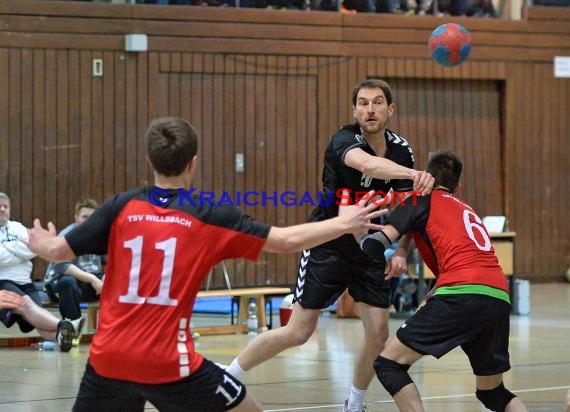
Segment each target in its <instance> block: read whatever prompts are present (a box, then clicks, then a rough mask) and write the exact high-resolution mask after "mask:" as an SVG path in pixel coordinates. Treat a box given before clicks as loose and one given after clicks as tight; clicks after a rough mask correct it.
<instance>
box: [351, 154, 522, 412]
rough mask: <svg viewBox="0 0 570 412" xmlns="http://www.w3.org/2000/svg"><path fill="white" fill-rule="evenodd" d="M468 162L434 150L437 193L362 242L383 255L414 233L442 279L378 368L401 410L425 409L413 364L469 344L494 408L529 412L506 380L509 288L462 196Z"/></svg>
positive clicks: (485, 399) (485, 398) (408, 204)
mask: <svg viewBox="0 0 570 412" xmlns="http://www.w3.org/2000/svg"><path fill="white" fill-rule="evenodd" d="M462 168H463V164H462V162H461V160H460V159H459V157H458V156H457V155H456V154H455V153H452V152H448V151H439V152H436V153H434V154H433V155H432V156H431V157H430V160H429V162H428V165H427V168H426V170H427V171H428V172H429V173H431V174H432V176H433V177H434V178H435V185H434V190H433V192H432V193H431V194H430V195H428V196H420V197H418V198H417V199H411V198H409V199H407V200H406V201H405V202H404V205H403V206H399V207H397V208H396V209H395V210H394V211H393V212H392V214H391V215H390V216H389V218H388V219H389V224H388V225H386V226H385V227H384V228H383V229H382V230H381V231H379V232H376V233H374V234H372V235H369V234H366V235H364V236H363V237H362V238H361V240H360V245H361V248H362V249H363V250H364V251H365V252H366V253H367V254H369V255H372V256H381V255H383V254H384V250H385V248H387V247H388V246H390V244H391V243H392V242H393V241H395V240H396V239H397V238H399V237H400V236H401V234H403V233H408V232H410V233H411V234H412V235H413V238H414V240H415V241H416V245H417V247H418V250H419V251H420V253H421V255H422V258H423V259H424V261H425V262H426V264H427V265H428V266H429V268H430V269H431V270H432V271H433V273H434V274H435V275H436V277H437V281H436V286H435V290H434V291H433V292H432V294H430V295H431V297H430V298H429V299H428V300H427V303H426V304H425V305H424V306H422V307H421V308H420V309H419V310H418V311H417V312H416V313H415V314H414V315H412V316H411V317H410V318H409V319H408V320H406V322H405V323H404V324H403V325H402V326H401V327H400V328H399V329H398V331H397V333H396V336H395V337H394V338H393V339H392V340H391V341H390V343H388V345H387V347H386V349H384V351H383V352H382V354H381V355H380V356H379V357H378V358H377V359H376V361H375V362H374V370H375V371H376V374H377V376H378V379H379V380H380V382H381V383H382V385H383V386H384V388H386V390H387V391H388V392H389V393H390V395H392V396H393V397H394V400H395V401H396V404H397V405H398V408H399V409H400V410H401V411H407V412H416V411H418V412H419V411H423V405H422V401H421V399H420V395H419V393H418V390H417V388H416V386H415V385H414V383H413V381H412V379H411V377H410V375H408V369H409V368H410V366H411V365H412V364H413V363H414V362H416V361H417V360H418V359H420V358H421V357H422V356H424V355H433V356H435V357H436V358H440V357H442V356H443V355H445V354H446V353H448V352H449V351H451V350H452V349H454V348H456V347H457V346H461V349H463V351H464V352H465V354H466V355H467V356H468V358H469V361H470V363H471V367H472V369H473V373H474V374H475V376H476V387H477V391H476V396H477V399H479V400H480V401H481V402H482V403H483V405H485V407H486V408H487V409H490V410H492V411H500V412H502V411H508V412H519V411H527V408H526V407H525V405H524V404H523V403H522V401H521V400H520V399H519V398H518V397H516V396H515V395H514V394H513V393H511V392H509V391H508V390H507V389H506V388H505V386H504V385H503V373H504V372H506V371H508V370H509V369H510V364H509V314H510V310H511V306H510V299H509V288H508V285H507V280H506V278H505V275H504V274H503V271H502V269H501V267H500V266H499V263H498V260H497V257H496V256H495V251H494V250H493V246H492V245H491V239H490V237H489V233H487V230H486V229H485V227H484V226H483V224H482V221H481V218H480V217H479V216H478V215H477V214H476V213H475V211H474V210H473V209H472V208H471V206H469V205H468V204H466V203H465V202H463V201H462V200H460V199H458V198H457V197H456V196H455V195H454V193H455V191H456V189H457V188H458V183H459V178H460V176H461V171H462ZM414 202H417V204H416V203H414ZM414 204H415V205H414Z"/></svg>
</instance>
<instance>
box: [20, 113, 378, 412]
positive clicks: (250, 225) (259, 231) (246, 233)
mask: <svg viewBox="0 0 570 412" xmlns="http://www.w3.org/2000/svg"><path fill="white" fill-rule="evenodd" d="M146 138H147V143H146V144H147V156H148V158H149V160H150V162H151V163H152V166H153V168H154V183H155V186H152V187H145V188H139V189H135V190H131V191H129V192H124V193H120V194H117V195H115V196H114V197H112V198H110V199H109V200H107V201H106V202H105V203H104V204H103V206H102V207H100V208H99V209H97V211H96V212H95V213H94V214H93V215H92V216H91V218H90V219H88V220H87V221H86V222H84V223H83V224H81V225H80V226H78V227H77V228H75V229H74V230H72V231H71V232H69V233H68V234H67V235H65V237H56V236H55V233H56V232H55V228H54V227H53V225H52V224H51V223H50V224H48V228H49V230H45V229H44V228H43V227H42V226H41V224H40V222H39V220H37V219H36V221H35V222H34V227H33V228H32V229H30V231H29V232H30V241H29V247H30V249H32V250H33V251H34V252H35V253H37V254H38V255H39V256H41V257H43V258H45V259H47V260H51V261H54V260H55V261H58V260H69V259H71V258H73V257H74V256H77V255H84V254H86V253H95V254H108V262H107V270H106V275H105V282H104V285H103V288H102V291H101V303H100V316H99V324H98V329H97V333H96V334H95V337H94V340H93V343H92V345H91V350H90V354H89V361H88V363H87V367H86V371H85V374H84V376H83V380H82V382H81V386H80V389H79V393H78V396H77V400H76V403H75V405H74V408H73V410H74V411H78V412H79V411H80V412H85V411H104V412H111V411H121V412H124V411H142V410H143V409H144V404H145V401H147V400H148V401H149V402H150V403H152V404H153V405H154V406H155V407H156V408H157V409H159V410H168V411H188V410H199V411H203V410H209V411H225V410H233V411H244V412H245V411H248V412H251V411H261V408H260V406H259V404H258V403H257V401H256V400H255V398H254V397H253V396H252V395H251V394H250V393H248V392H246V389H245V386H244V385H243V384H242V383H241V382H239V381H238V380H237V379H235V378H233V377H232V376H231V375H230V374H228V373H226V372H225V371H224V370H223V369H221V368H220V367H218V366H216V365H214V364H213V363H212V362H210V361H208V360H206V359H204V358H203V357H202V356H201V355H200V354H198V353H196V352H195V351H194V343H193V341H192V339H191V335H190V328H189V327H190V319H191V316H192V308H193V306H194V301H195V299H196V295H197V293H198V290H199V288H200V285H201V284H202V281H203V279H204V278H205V277H206V276H207V274H208V272H209V271H210V269H211V268H212V267H213V266H214V265H215V264H217V263H218V262H219V261H221V260H223V259H232V258H247V259H251V260H255V259H257V257H258V255H259V253H260V252H261V251H262V250H265V251H269V252H276V253H289V252H294V251H299V250H302V249H304V248H307V247H312V246H314V245H317V244H320V243H323V242H326V241H328V240H331V239H334V238H336V237H338V236H340V235H342V234H345V233H352V232H353V230H355V229H357V228H358V230H360V231H362V230H367V229H368V228H372V229H373V228H377V227H378V225H374V224H371V223H370V219H373V218H375V217H377V216H380V215H381V214H383V212H382V211H373V210H374V208H375V206H374V205H373V204H371V205H369V206H365V203H366V202H365V201H364V202H360V203H359V205H355V206H349V207H346V208H345V209H346V212H347V214H346V216H342V217H337V218H333V219H329V220H327V221H323V222H318V223H309V224H302V225H297V226H289V227H285V228H278V227H270V226H267V225H265V224H262V223H259V222H256V221H255V220H253V219H252V218H251V217H249V216H246V215H244V214H243V213H242V212H241V211H240V210H239V209H237V208H234V207H231V206H213V205H211V204H210V203H209V202H206V204H202V202H201V201H200V198H199V196H198V195H196V194H190V191H189V189H190V187H191V186H190V185H191V181H192V177H193V174H194V170H195V168H196V164H197V156H196V153H197V147H198V142H197V136H196V132H195V131H194V129H193V128H192V126H191V125H190V124H189V123H187V122H186V121H184V120H182V119H178V118H160V119H156V120H154V121H153V122H152V123H151V124H150V127H149V129H148V131H147V135H146Z"/></svg>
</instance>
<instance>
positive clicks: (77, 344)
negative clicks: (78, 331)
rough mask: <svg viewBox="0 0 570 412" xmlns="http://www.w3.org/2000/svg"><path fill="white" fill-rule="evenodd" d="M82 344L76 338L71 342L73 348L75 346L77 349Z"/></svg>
mask: <svg viewBox="0 0 570 412" xmlns="http://www.w3.org/2000/svg"><path fill="white" fill-rule="evenodd" d="M80 343H81V341H80V340H79V338H74V339H73V340H72V341H71V346H73V347H74V348H76V347H78V346H79V344H80Z"/></svg>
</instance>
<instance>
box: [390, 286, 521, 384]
mask: <svg viewBox="0 0 570 412" xmlns="http://www.w3.org/2000/svg"><path fill="white" fill-rule="evenodd" d="M510 312H511V305H510V304H508V303H507V302H505V301H503V300H500V299H496V298H492V297H490V296H486V295H476V294H460V295H435V296H434V297H433V298H431V299H430V300H428V302H427V303H426V305H425V306H423V307H421V308H420V309H419V310H418V311H417V312H416V313H415V314H414V315H412V316H411V317H410V318H409V319H408V320H406V322H405V323H404V324H403V325H402V326H400V328H399V329H398V331H397V332H396V336H398V339H399V340H400V341H401V342H402V343H403V344H404V345H406V346H408V347H410V348H411V349H413V350H415V351H416V352H418V353H420V354H422V355H432V356H435V357H436V358H441V357H442V356H443V355H445V354H446V353H448V352H449V351H451V350H452V349H454V348H456V347H457V346H461V349H463V351H464V352H465V354H466V355H467V357H468V358H469V362H470V363H471V368H472V369H473V373H475V375H477V376H490V375H498V374H500V373H504V372H506V371H508V370H509V369H510V368H511V365H510V363H509V330H510V323H509V322H510V318H509V315H510Z"/></svg>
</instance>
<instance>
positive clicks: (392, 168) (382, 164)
mask: <svg viewBox="0 0 570 412" xmlns="http://www.w3.org/2000/svg"><path fill="white" fill-rule="evenodd" d="M361 172H363V173H366V174H367V175H368V176H372V177H374V178H376V179H410V180H413V179H414V177H415V176H416V173H417V171H416V170H414V169H410V168H408V167H405V166H402V165H399V164H397V163H395V162H393V161H391V160H388V159H385V158H383V157H377V156H370V157H369V158H367V159H366V160H364V162H363V163H362V167H361Z"/></svg>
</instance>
